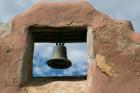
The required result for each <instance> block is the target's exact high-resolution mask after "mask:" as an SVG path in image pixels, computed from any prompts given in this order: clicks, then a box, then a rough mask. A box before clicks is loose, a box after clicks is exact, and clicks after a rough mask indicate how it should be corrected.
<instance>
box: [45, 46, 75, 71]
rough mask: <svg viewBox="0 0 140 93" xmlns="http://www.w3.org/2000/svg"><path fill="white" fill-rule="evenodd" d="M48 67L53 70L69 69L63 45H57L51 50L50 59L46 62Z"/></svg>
mask: <svg viewBox="0 0 140 93" xmlns="http://www.w3.org/2000/svg"><path fill="white" fill-rule="evenodd" d="M47 64H48V66H50V67H52V68H55V69H65V68H69V67H70V66H71V65H72V63H71V61H70V60H69V59H68V58H67V50H66V47H65V46H64V45H61V44H59V45H58V44H57V45H56V47H55V48H54V50H53V55H52V58H51V59H49V60H48V62H47Z"/></svg>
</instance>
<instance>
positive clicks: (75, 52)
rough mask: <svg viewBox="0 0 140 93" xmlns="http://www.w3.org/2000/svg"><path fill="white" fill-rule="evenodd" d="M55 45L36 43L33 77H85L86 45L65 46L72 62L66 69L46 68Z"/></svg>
mask: <svg viewBox="0 0 140 93" xmlns="http://www.w3.org/2000/svg"><path fill="white" fill-rule="evenodd" d="M55 46H56V45H55V44H52V43H36V44H35V50H34V51H35V52H34V60H33V76H71V75H86V70H87V55H86V54H87V48H86V43H82V44H80V43H72V44H66V47H67V52H68V58H69V59H70V60H71V61H72V66H71V67H70V68H68V69H64V70H63V69H52V68H50V67H49V66H47V64H46V62H47V60H48V59H49V58H50V57H51V56H52V52H53V48H54V47H55Z"/></svg>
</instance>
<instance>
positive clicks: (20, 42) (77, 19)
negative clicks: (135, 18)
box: [0, 0, 140, 93]
mask: <svg viewBox="0 0 140 93" xmlns="http://www.w3.org/2000/svg"><path fill="white" fill-rule="evenodd" d="M60 32H61V33H62V34H63V36H61V37H63V38H62V39H61V40H60V41H61V42H56V41H57V40H58V36H57V35H58V33H60ZM40 41H42V42H46V41H49V42H55V43H59V44H60V43H62V44H60V45H57V46H56V48H55V49H54V55H53V56H52V58H51V59H50V60H49V61H48V65H50V66H52V67H55V68H57V67H58V68H66V67H69V66H70V65H71V61H70V60H69V59H68V58H67V55H66V49H65V47H64V46H63V43H65V42H77V41H78V42H86V43H87V46H88V47H87V48H88V60H87V62H88V74H87V78H81V77H79V78H77V79H71V78H61V79H59V80H58V79H56V78H45V79H44V78H32V60H33V59H32V58H33V50H34V45H33V44H34V42H40ZM61 53H62V54H61ZM60 60H61V63H60V62H59V61H60ZM56 61H57V62H58V63H56ZM79 64H80V62H79ZM139 73H140V34H138V33H135V32H134V29H133V26H132V24H131V23H130V22H129V21H124V20H115V19H112V18H110V17H109V16H107V15H105V14H103V13H101V12H99V11H97V10H96V9H95V8H94V7H93V6H92V5H91V4H90V3H89V2H88V1H86V0H76V2H74V1H73V0H72V1H67V0H66V1H65V0H64V1H62V2H47V1H46V0H44V1H40V2H38V3H36V4H35V5H33V6H32V7H31V8H30V9H28V10H27V11H25V12H23V13H21V14H19V15H17V16H16V17H14V18H13V19H12V20H11V21H10V22H9V23H7V24H0V74H1V76H0V93H126V92H127V93H140V74H139Z"/></svg>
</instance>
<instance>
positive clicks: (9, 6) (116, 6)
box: [0, 0, 140, 76]
mask: <svg viewBox="0 0 140 93" xmlns="http://www.w3.org/2000/svg"><path fill="white" fill-rule="evenodd" d="M37 1H38V0H11V2H10V1H9V0H0V22H8V21H9V20H11V19H12V18H13V17H14V16H15V15H17V14H19V13H21V12H23V11H24V10H26V9H28V8H29V7H31V6H32V4H34V3H36V2H37ZM48 1H62V0H48ZM89 2H90V3H91V4H92V5H93V6H94V7H95V8H96V9H97V10H99V11H101V12H103V13H105V14H107V15H109V16H110V17H112V18H115V19H122V20H130V21H131V22H132V24H133V26H134V29H135V31H136V32H140V26H139V24H140V12H139V11H140V7H139V5H140V0H89ZM54 46H55V45H54V44H47V43H43V44H35V51H34V61H33V67H34V72H33V74H34V76H45V75H49V76H51V75H52V76H53V75H58V76H59V75H73V74H74V75H80V74H86V64H87V52H86V51H87V49H86V44H66V46H67V49H68V58H69V59H70V60H72V62H73V66H72V67H71V68H69V69H67V70H57V71H56V70H52V69H51V68H49V67H48V66H46V65H45V62H46V61H47V59H49V58H50V56H51V53H52V50H53V47H54ZM79 62H80V65H79Z"/></svg>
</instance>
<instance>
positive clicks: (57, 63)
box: [47, 58, 72, 69]
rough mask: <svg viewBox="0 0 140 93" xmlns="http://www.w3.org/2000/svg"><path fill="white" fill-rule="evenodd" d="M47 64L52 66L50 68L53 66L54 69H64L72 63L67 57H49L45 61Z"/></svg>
mask: <svg viewBox="0 0 140 93" xmlns="http://www.w3.org/2000/svg"><path fill="white" fill-rule="evenodd" d="M47 64H48V66H50V67H52V68H55V69H66V68H69V67H70V66H71V65H72V63H71V61H70V60H67V59H63V58H62V59H57V58H55V59H50V60H48V62H47Z"/></svg>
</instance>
